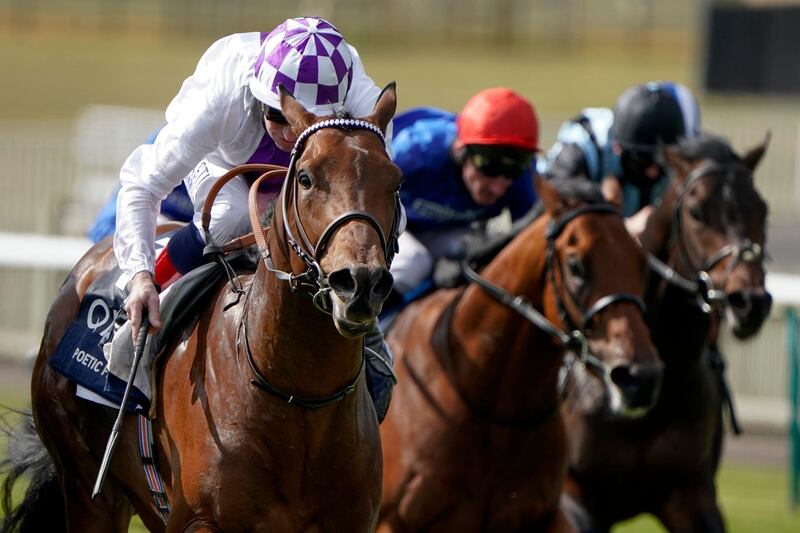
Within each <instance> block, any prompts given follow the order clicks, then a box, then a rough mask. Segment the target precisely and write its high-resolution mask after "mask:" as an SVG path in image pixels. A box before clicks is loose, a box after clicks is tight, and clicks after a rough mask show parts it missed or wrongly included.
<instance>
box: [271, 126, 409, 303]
mask: <svg viewBox="0 0 800 533" xmlns="http://www.w3.org/2000/svg"><path fill="white" fill-rule="evenodd" d="M326 128H336V129H340V130H345V131H353V130H367V131H371V132H372V133H374V134H375V135H376V136H377V137H378V138H379V139H380V140H381V143H382V144H383V145H384V147H385V146H386V138H385V137H384V135H383V132H382V131H381V130H380V128H378V127H377V126H376V125H374V124H372V123H371V122H367V121H365V120H358V119H352V118H333V119H328V120H323V121H322V122H317V123H316V124H313V125H311V126H309V127H308V128H306V129H305V130H304V131H303V132H302V133H301V134H300V135H299V136H298V138H297V141H296V142H295V145H294V148H293V149H292V155H291V159H290V161H289V171H288V174H287V176H286V180H285V181H284V183H283V187H282V188H281V200H280V201H281V210H282V216H281V220H282V225H283V234H284V238H285V240H286V243H288V245H289V247H291V249H292V250H293V251H294V253H295V254H296V255H297V256H298V257H299V258H300V259H302V260H303V262H304V263H305V264H306V267H307V268H306V270H305V271H304V272H302V273H301V274H294V273H291V272H284V271H282V270H279V269H277V268H275V265H274V264H273V262H272V258H271V256H270V252H269V250H268V249H265V250H263V252H262V256H263V258H264V262H265V264H266V267H267V269H268V270H269V271H270V272H272V273H273V274H275V276H277V277H278V279H281V280H283V281H286V282H288V283H289V285H290V286H291V288H292V291H296V290H302V291H304V292H306V293H308V294H310V295H311V297H312V299H313V302H314V305H315V306H316V307H317V308H318V309H319V310H320V311H323V312H325V313H328V314H330V312H331V309H332V303H331V300H330V291H331V287H330V284H329V283H328V277H327V276H326V275H325V273H324V272H323V271H322V267H321V266H320V264H319V262H320V260H321V259H322V255H323V254H324V253H325V250H326V248H327V246H328V244H329V242H330V240H331V239H332V238H333V235H334V233H336V231H337V230H338V229H339V228H341V227H342V226H344V225H345V224H347V223H349V222H350V221H353V220H360V221H364V222H366V223H367V224H368V225H369V226H370V227H372V229H374V230H375V232H376V233H377V234H378V237H379V239H380V243H381V250H382V251H383V254H384V257H385V259H386V268H389V267H390V266H391V264H392V259H393V258H394V255H395V254H396V253H397V239H398V237H399V235H398V230H399V227H400V218H401V207H400V193H399V191H398V192H395V205H394V217H393V220H392V229H391V230H390V232H389V238H388V239H387V238H386V234H385V233H384V231H383V228H382V227H381V225H380V223H379V222H378V220H377V219H376V218H375V217H374V216H373V215H371V214H370V213H367V212H366V211H346V212H344V213H342V214H341V215H339V216H338V217H336V218H335V219H334V220H333V221H331V222H330V224H328V226H327V227H326V228H325V229H324V230H323V232H322V234H321V235H320V236H319V239H317V243H316V244H312V243H311V240H310V239H309V237H308V234H307V233H306V230H305V227H304V226H303V222H302V220H301V219H300V214H299V213H300V211H299V208H298V196H299V194H298V191H297V187H298V186H299V184H298V180H297V160H298V159H299V158H300V155H301V154H302V153H303V150H304V149H305V144H306V140H308V138H309V137H310V136H311V135H313V134H314V133H316V132H318V131H320V130H322V129H326ZM290 201H291V202H292V205H293V207H294V223H295V226H296V227H297V230H298V232H299V234H300V240H299V241H298V239H297V238H296V237H295V236H294V233H293V232H292V229H291V227H290V225H289V221H288V219H287V216H288V213H289V203H290Z"/></svg>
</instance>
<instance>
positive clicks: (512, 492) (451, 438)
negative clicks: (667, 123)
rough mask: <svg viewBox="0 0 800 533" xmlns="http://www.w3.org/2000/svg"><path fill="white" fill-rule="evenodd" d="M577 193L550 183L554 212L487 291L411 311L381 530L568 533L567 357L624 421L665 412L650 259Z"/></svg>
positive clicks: (388, 438) (518, 244) (505, 254)
mask: <svg viewBox="0 0 800 533" xmlns="http://www.w3.org/2000/svg"><path fill="white" fill-rule="evenodd" d="M566 185H568V186H570V189H562V190H559V188H557V187H556V184H555V183H551V182H548V181H539V182H538V188H539V194H540V197H541V198H542V202H543V204H544V206H545V214H544V215H543V216H540V217H539V218H538V219H536V220H535V221H534V222H533V223H531V224H530V225H528V226H527V227H525V228H524V229H523V230H522V231H521V232H520V233H519V234H518V235H517V236H516V237H515V238H514V239H513V240H512V241H511V242H510V243H509V244H508V245H507V246H505V248H503V250H502V251H501V252H500V254H499V255H498V256H497V257H496V258H495V259H494V260H493V261H492V262H491V263H490V264H489V265H488V266H487V267H486V268H485V269H484V270H483V271H482V272H481V277H482V279H478V278H472V280H473V283H472V284H470V285H469V286H467V287H463V288H460V289H449V290H439V291H437V292H435V293H434V294H432V295H431V296H429V297H427V298H425V299H423V300H421V301H419V302H417V303H414V304H412V305H411V306H410V307H408V308H407V309H405V310H404V311H403V313H402V314H401V315H400V317H399V318H398V320H397V322H396V325H395V326H394V328H393V329H392V330H391V332H390V333H389V336H388V338H389V341H390V344H391V346H392V348H393V350H394V352H395V358H396V359H395V369H396V371H397V374H398V384H397V386H396V387H395V391H394V398H393V400H392V405H391V407H390V409H389V413H388V415H387V418H386V420H385V421H384V422H383V424H382V426H381V439H382V443H383V450H384V458H385V466H384V486H383V502H382V509H381V522H380V526H379V529H378V531H380V532H390V531H391V532H403V531H430V532H450V531H459V532H472V531H475V532H477V531H509V532H510V531H563V530H567V529H568V524H567V523H566V521H565V519H564V516H563V515H562V514H561V512H560V511H559V508H558V502H559V495H560V493H561V486H562V482H563V479H564V475H565V473H566V442H565V434H564V426H563V422H562V420H561V417H560V416H559V403H560V398H559V391H558V378H559V372H560V368H561V365H562V361H563V358H564V353H565V351H566V350H575V351H576V353H577V356H578V358H579V360H580V362H581V363H583V364H587V365H591V366H592V368H593V370H594V371H596V372H597V373H599V374H601V377H602V379H603V382H604V383H606V384H607V385H608V387H609V388H610V389H612V391H613V395H614V397H615V398H617V401H613V402H610V403H611V404H612V405H611V407H610V408H612V409H614V410H615V411H619V412H627V411H628V410H635V411H639V410H641V409H643V408H646V407H647V406H649V405H650V404H652V402H653V401H654V400H655V391H656V390H657V387H658V381H659V378H660V373H661V363H660V361H659V360H658V358H657V354H656V352H655V349H654V347H653V345H652V343H651V341H650V335H649V331H648V330H647V327H646V324H645V322H644V316H643V315H642V307H643V304H642V303H641V299H640V297H641V296H643V291H644V276H645V271H646V263H645V256H644V254H643V253H642V251H641V249H640V248H639V246H638V245H637V244H636V243H635V242H634V240H633V239H632V238H631V237H630V235H628V233H627V232H626V230H625V226H624V224H623V221H622V217H621V215H620V213H619V212H618V211H617V210H616V209H614V208H613V207H612V206H610V205H608V204H605V203H603V202H602V196H601V194H600V192H599V189H597V188H595V187H593V186H592V185H591V184H589V183H585V185H586V186H587V187H585V188H583V189H581V188H580V187H578V186H576V185H581V184H580V183H576V182H571V183H566ZM567 332H569V333H567ZM587 339H588V340H587ZM581 363H576V366H580V364H581Z"/></svg>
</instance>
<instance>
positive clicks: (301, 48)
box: [114, 17, 391, 418]
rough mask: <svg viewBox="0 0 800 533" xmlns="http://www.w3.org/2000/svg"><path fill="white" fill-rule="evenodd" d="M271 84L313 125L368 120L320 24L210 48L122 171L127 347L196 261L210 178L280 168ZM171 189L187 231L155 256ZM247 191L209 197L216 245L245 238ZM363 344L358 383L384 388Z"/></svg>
mask: <svg viewBox="0 0 800 533" xmlns="http://www.w3.org/2000/svg"><path fill="white" fill-rule="evenodd" d="M309 43H311V44H314V43H316V44H317V46H310V45H309ZM279 83H281V84H283V85H284V86H285V87H286V88H287V89H288V90H289V92H291V93H292V94H293V96H294V97H295V98H296V99H297V100H298V101H299V102H300V103H301V104H303V106H304V107H305V108H306V109H308V111H310V112H312V113H315V114H317V115H320V116H324V115H332V114H334V113H341V112H345V113H348V114H350V115H351V116H355V117H363V116H367V115H369V114H370V113H371V112H372V110H373V107H374V105H375V103H376V102H377V99H378V97H379V95H380V93H381V90H380V88H378V87H377V86H376V85H375V84H374V83H373V81H372V80H371V79H370V78H369V77H368V76H367V74H366V73H365V72H364V66H363V65H362V63H361V59H360V58H359V56H358V52H357V51H356V49H355V48H353V47H352V46H350V45H349V44H347V42H346V41H345V40H344V37H342V35H341V33H339V30H337V29H336V28H335V27H334V26H333V25H332V24H330V23H329V22H327V21H326V20H323V19H321V18H315V17H302V18H294V19H288V20H286V21H284V22H283V23H282V24H281V25H279V26H278V27H276V28H275V29H274V30H272V32H271V33H269V34H266V33H255V32H254V33H238V34H233V35H229V36H227V37H223V38H222V39H220V40H218V41H217V42H215V43H214V44H212V45H211V47H210V48H209V49H208V50H207V51H206V52H205V54H203V56H202V57H201V58H200V61H199V63H198V64H197V68H196V70H195V72H194V74H192V75H191V76H190V77H189V78H187V79H186V80H185V81H184V82H183V85H182V86H181V89H180V91H179V92H178V94H177V96H175V98H174V99H173V100H172V102H171V103H170V104H169V107H167V111H166V124H165V125H164V127H163V128H162V129H161V131H160V132H159V133H158V136H157V137H156V139H155V141H154V142H153V143H152V144H143V145H142V146H139V147H138V148H137V149H136V150H134V151H133V153H132V154H131V155H130V156H129V157H128V159H127V161H125V164H124V165H123V167H122V170H121V172H120V182H121V185H122V187H121V189H120V192H119V195H118V196H117V229H116V233H115V234H114V252H115V254H116V257H117V261H118V262H119V265H120V267H121V268H122V270H123V271H124V272H125V273H126V274H128V275H129V276H130V277H131V281H130V284H129V290H130V293H129V296H128V298H127V300H126V302H125V310H126V311H127V313H128V317H129V318H130V320H131V323H132V329H133V336H134V338H136V336H137V334H138V333H137V332H138V329H139V327H140V325H141V321H142V311H143V310H144V309H146V310H147V312H148V316H149V319H150V323H151V325H152V329H153V330H156V329H158V328H159V327H160V326H161V317H160V312H159V299H158V289H157V288H156V287H157V286H159V287H161V288H165V287H166V286H167V285H168V284H169V283H171V282H173V281H174V280H175V279H177V278H178V277H179V276H180V275H182V274H185V273H187V272H189V271H190V270H192V269H193V268H195V267H197V266H199V265H200V264H201V263H202V262H203V248H204V247H205V240H204V236H203V232H202V231H201V229H202V209H203V204H204V202H205V199H206V196H207V195H208V192H209V190H210V189H211V187H212V186H213V185H214V183H215V182H216V181H217V179H218V178H219V177H220V176H222V175H223V174H224V173H225V172H227V171H228V170H230V169H232V168H233V167H235V166H237V165H240V164H243V163H271V164H276V165H283V166H287V165H288V164H289V159H290V152H291V150H292V148H293V147H294V144H295V141H296V140H297V134H296V132H294V131H293V130H292V128H291V127H290V126H289V125H288V124H287V122H286V119H285V117H284V116H283V115H282V114H281V111H280V98H279V95H278V92H277V91H278V88H277V87H278V84H279ZM387 139H389V140H390V139H391V131H388V132H387ZM181 181H183V183H184V185H185V186H186V190H187V192H188V194H189V198H190V199H191V202H192V204H193V206H194V218H193V223H191V224H188V225H186V226H184V227H183V228H182V229H180V230H179V231H177V232H176V233H175V234H174V236H173V237H172V238H171V239H170V241H169V243H168V245H167V247H166V248H165V249H163V250H162V252H161V253H160V254H159V255H158V257H156V256H155V243H154V235H155V228H156V218H157V215H158V211H159V204H160V202H161V201H162V200H164V199H165V198H166V197H167V195H169V194H170V193H171V192H172V191H173V189H175V188H176V187H177V186H179V185H180V184H181ZM248 189H249V185H248V182H247V181H246V179H245V178H244V177H243V176H239V177H237V178H234V179H233V180H232V181H230V182H229V183H228V184H226V186H225V187H223V188H222V189H221V191H220V193H219V194H218V195H217V197H216V201H215V203H214V207H213V209H212V211H211V224H210V232H211V235H212V237H213V239H214V241H215V242H217V243H220V244H221V243H225V242H227V241H228V240H230V239H231V238H232V237H236V236H240V235H243V234H245V233H247V232H248V231H249V228H250V225H249V217H248V212H247V205H248V203H247V195H248ZM275 192H277V190H276V191H275ZM365 343H366V347H367V354H368V357H367V361H368V365H367V374H368V377H369V378H370V380H371V381H374V380H375V379H381V380H383V381H387V380H388V378H387V374H388V375H391V368H389V369H386V368H384V369H382V370H375V368H373V367H374V365H381V364H383V365H385V366H389V367H390V366H391V354H390V352H389V351H388V347H386V345H385V342H384V341H383V335H382V333H381V332H380V330H377V331H374V332H372V333H371V334H370V335H368V336H367V338H366V339H365ZM376 355H377V359H376ZM375 387H378V388H379V389H381V391H382V393H385V394H384V395H383V396H381V397H378V398H375V393H373V400H374V401H375V402H376V410H377V411H378V414H379V418H382V416H383V414H385V408H387V407H388V399H386V396H388V393H390V392H391V384H388V385H386V384H385V383H378V384H375V386H374V387H370V388H371V391H372V390H373V389H374V388H375ZM384 404H385V405H384ZM382 410H383V411H384V412H381V411H382Z"/></svg>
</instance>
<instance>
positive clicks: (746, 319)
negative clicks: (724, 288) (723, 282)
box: [725, 288, 772, 339]
mask: <svg viewBox="0 0 800 533" xmlns="http://www.w3.org/2000/svg"><path fill="white" fill-rule="evenodd" d="M771 310H772V295H771V294H770V293H768V292H767V291H766V290H764V289H763V288H752V289H742V290H739V291H735V292H731V293H729V294H728V305H727V308H726V313H725V317H726V319H727V320H728V323H729V324H730V328H731V332H732V333H733V334H734V336H736V338H738V339H747V338H749V337H752V336H753V335H755V334H756V333H758V331H759V330H760V329H761V326H762V325H763V324H764V321H765V320H766V319H767V317H768V316H769V312H770V311H771Z"/></svg>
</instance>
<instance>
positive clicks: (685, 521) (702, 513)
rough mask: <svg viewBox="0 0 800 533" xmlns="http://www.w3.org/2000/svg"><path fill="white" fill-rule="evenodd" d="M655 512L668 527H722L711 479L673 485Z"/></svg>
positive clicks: (716, 529) (709, 529)
mask: <svg viewBox="0 0 800 533" xmlns="http://www.w3.org/2000/svg"><path fill="white" fill-rule="evenodd" d="M656 516H657V517H658V518H659V520H661V522H662V523H663V524H664V527H666V528H667V529H668V530H669V531H676V532H677V531H680V532H683V531H693V532H714V533H717V532H723V531H725V521H724V520H723V519H722V513H721V512H720V510H719V506H718V505H717V493H716V489H715V488H714V483H713V482H712V481H709V482H708V483H707V484H705V485H702V486H698V487H684V488H680V489H675V490H674V491H673V492H672V493H671V494H670V496H669V497H668V498H667V500H666V501H665V502H664V505H663V506H662V507H661V510H660V511H659V512H658V513H656Z"/></svg>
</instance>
